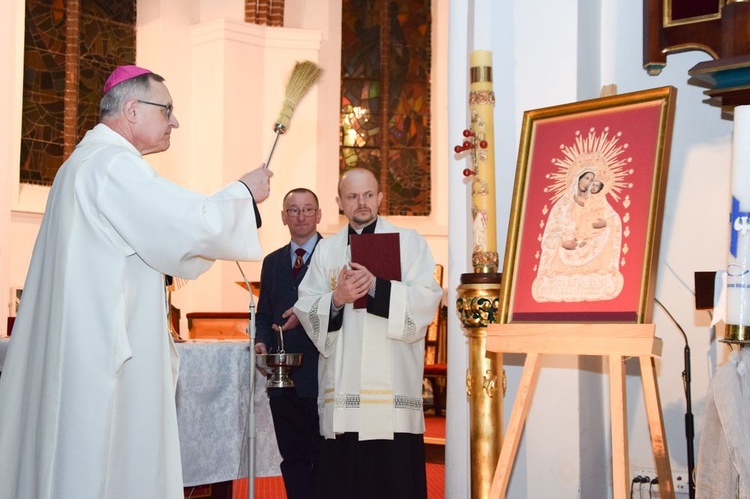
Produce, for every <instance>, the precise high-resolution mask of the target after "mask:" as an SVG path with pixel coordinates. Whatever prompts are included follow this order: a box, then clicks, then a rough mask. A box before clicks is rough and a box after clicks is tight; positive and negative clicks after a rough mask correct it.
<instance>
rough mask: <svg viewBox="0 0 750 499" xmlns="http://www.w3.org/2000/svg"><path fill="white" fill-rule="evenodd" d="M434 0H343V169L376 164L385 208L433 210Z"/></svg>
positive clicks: (392, 212) (416, 211) (413, 213)
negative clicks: (431, 152) (431, 92)
mask: <svg viewBox="0 0 750 499" xmlns="http://www.w3.org/2000/svg"><path fill="white" fill-rule="evenodd" d="M431 24H432V17H431V0H400V1H398V2H394V1H392V0H343V13H342V36H341V42H342V43H341V47H342V48H341V117H340V129H339V130H340V134H339V135H340V140H339V152H340V153H339V159H340V165H339V168H340V170H341V172H344V171H346V170H348V169H350V168H353V167H363V168H367V169H368V170H370V171H372V172H373V173H374V174H375V176H376V177H377V178H378V179H379V180H380V185H381V189H382V191H383V204H382V205H381V212H382V213H384V214H388V215H411V216H427V215H429V214H430V211H431V207H430V186H431V175H430V61H431V53H432V49H431V44H432V41H431V31H432V28H431Z"/></svg>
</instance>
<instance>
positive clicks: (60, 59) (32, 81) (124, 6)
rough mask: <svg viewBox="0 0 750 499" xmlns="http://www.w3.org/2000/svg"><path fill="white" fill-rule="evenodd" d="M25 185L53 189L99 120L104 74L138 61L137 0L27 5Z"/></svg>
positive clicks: (55, 0) (29, 0) (41, 0)
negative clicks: (67, 160) (59, 172)
mask: <svg viewBox="0 0 750 499" xmlns="http://www.w3.org/2000/svg"><path fill="white" fill-rule="evenodd" d="M25 23H26V26H25V37H26V39H25V54H24V78H23V114H22V122H21V163H20V181H21V182H22V183H27V184H39V185H51V184H52V180H53V179H54V178H55V174H56V173H57V170H58V168H60V166H61V165H62V163H63V161H64V160H65V158H66V157H67V156H68V155H69V154H70V152H72V150H73V148H74V147H75V145H76V144H77V143H78V141H79V140H80V139H81V138H82V137H83V135H84V134H85V133H86V131H87V130H89V129H91V128H93V127H94V125H96V123H97V122H98V120H99V100H100V98H101V91H102V85H103V84H104V80H106V78H107V76H108V75H109V74H110V73H111V72H112V70H114V68H115V67H116V66H118V65H120V64H134V63H135V23H136V0H127V1H116V2H113V1H111V0H26V21H25Z"/></svg>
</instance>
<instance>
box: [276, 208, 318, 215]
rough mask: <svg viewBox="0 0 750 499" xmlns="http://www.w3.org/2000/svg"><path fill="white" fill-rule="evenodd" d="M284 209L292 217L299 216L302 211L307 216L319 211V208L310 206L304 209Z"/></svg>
mask: <svg viewBox="0 0 750 499" xmlns="http://www.w3.org/2000/svg"><path fill="white" fill-rule="evenodd" d="M284 211H286V214H287V216H290V217H297V216H299V214H300V213H302V214H303V215H304V216H306V217H311V216H313V215H315V213H317V211H318V209H317V208H310V207H309V206H308V207H307V208H302V209H300V208H287V209H286V210H284Z"/></svg>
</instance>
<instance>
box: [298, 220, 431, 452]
mask: <svg viewBox="0 0 750 499" xmlns="http://www.w3.org/2000/svg"><path fill="white" fill-rule="evenodd" d="M375 232H376V233H381V232H397V233H398V234H399V238H400V250H401V281H392V282H391V296H390V304H389V317H388V318H387V319H386V318H383V317H378V316H376V315H373V314H370V313H368V312H367V309H357V310H355V309H354V308H353V306H352V304H351V303H349V304H346V306H345V307H344V309H343V311H342V313H343V314H344V316H343V325H342V327H341V329H339V330H338V331H333V332H330V333H329V332H328V323H329V319H330V317H329V312H330V309H331V300H332V296H333V291H334V289H335V288H336V285H337V278H338V274H339V271H340V270H341V267H343V266H344V265H346V264H348V263H349V262H350V260H351V252H350V249H349V246H348V244H347V241H348V226H347V227H344V228H343V229H342V230H341V231H339V232H338V233H336V234H335V235H333V236H332V237H329V238H325V239H323V240H321V241H320V242H319V243H318V247H317V249H316V251H315V253H314V254H313V256H312V259H311V262H310V267H309V268H308V271H307V274H305V278H304V280H303V281H302V283H301V284H300V287H299V300H298V301H297V303H296V304H295V306H294V309H295V313H296V315H297V317H298V318H299V320H300V323H301V324H302V325H303V327H304V328H305V331H306V332H307V334H308V336H310V338H311V339H312V341H313V343H314V344H315V345H316V347H317V348H318V350H319V351H320V353H321V358H320V360H319V364H318V380H319V397H318V407H319V413H320V431H321V434H322V435H323V436H325V437H326V438H334V437H335V435H336V434H339V433H345V432H356V433H359V438H360V440H374V439H384V440H391V439H393V434H394V433H417V434H418V433H424V415H423V412H422V378H423V373H424V337H425V334H426V331H427V326H429V324H430V323H431V322H432V320H433V318H434V317H435V310H436V309H437V307H438V305H439V303H440V300H441V299H442V296H443V292H442V289H441V288H440V286H439V285H438V283H437V281H436V280H435V277H434V271H435V260H434V259H433V257H432V253H431V252H430V249H429V247H428V246H427V243H426V242H425V240H424V238H422V236H420V235H419V234H418V233H417V232H415V231H414V230H411V229H402V228H399V227H396V226H394V225H393V224H391V223H390V222H389V221H387V220H386V219H384V218H383V217H378V219H377V225H376V228H375Z"/></svg>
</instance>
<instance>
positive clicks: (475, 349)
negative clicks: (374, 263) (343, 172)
mask: <svg viewBox="0 0 750 499" xmlns="http://www.w3.org/2000/svg"><path fill="white" fill-rule="evenodd" d="M470 62H471V75H470V76H471V85H470V90H471V93H470V95H469V104H470V109H471V126H470V128H469V129H467V130H464V137H465V139H466V140H465V141H464V142H463V144H461V145H459V146H456V147H455V149H454V150H455V152H456V153H461V152H463V151H467V150H469V151H471V168H466V169H465V170H464V175H465V176H466V177H471V200H472V207H471V216H472V239H473V243H474V244H473V252H472V257H471V264H472V267H473V268H474V272H473V273H468V274H463V275H462V276H461V286H459V287H458V298H457V300H456V308H457V309H458V312H459V315H460V316H461V323H462V325H463V328H464V334H465V335H466V337H467V338H468V342H469V368H468V369H467V371H466V395H467V397H468V401H469V425H470V428H469V429H470V433H471V447H470V452H471V497H472V498H473V499H486V498H488V497H489V493H490V488H491V486H492V478H493V476H494V474H495V468H496V467H497V461H498V459H499V457H500V445H501V442H502V428H503V422H502V415H503V395H504V393H505V374H504V372H503V370H502V356H501V355H500V354H494V353H490V354H489V355H488V354H487V350H486V346H485V345H486V339H487V332H486V327H487V325H488V324H492V323H494V322H495V321H496V317H497V309H498V304H499V300H500V277H501V275H500V274H499V273H498V272H497V270H498V268H499V264H498V254H497V232H496V221H495V218H496V217H495V147H494V134H495V131H494V130H495V129H494V125H493V123H494V114H493V113H494V105H495V94H494V92H493V91H492V53H491V52H488V51H482V50H477V51H474V52H472V53H471V59H470Z"/></svg>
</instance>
